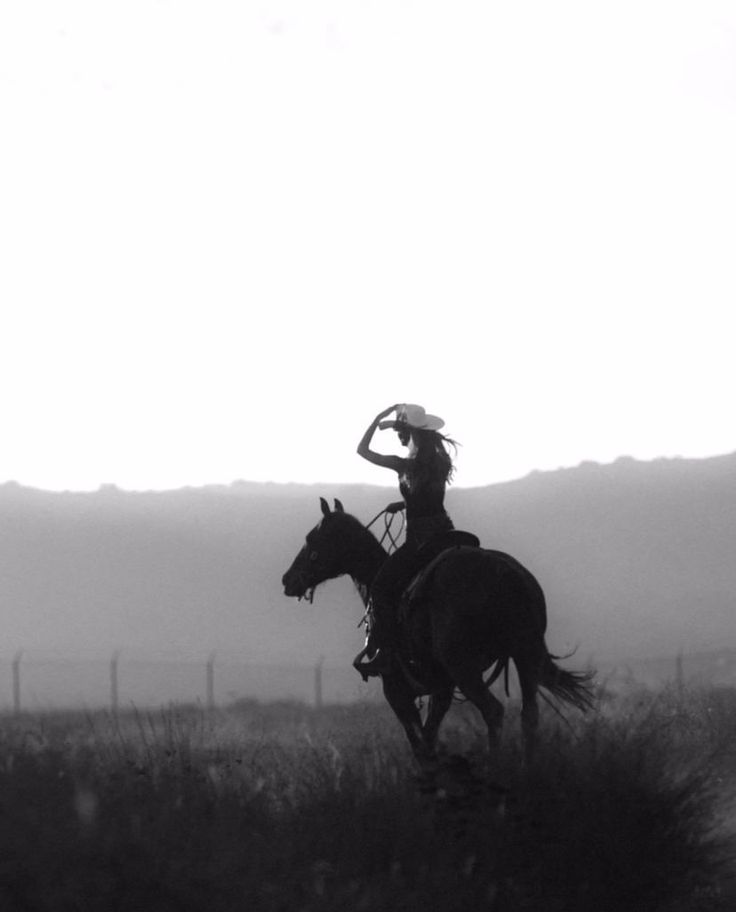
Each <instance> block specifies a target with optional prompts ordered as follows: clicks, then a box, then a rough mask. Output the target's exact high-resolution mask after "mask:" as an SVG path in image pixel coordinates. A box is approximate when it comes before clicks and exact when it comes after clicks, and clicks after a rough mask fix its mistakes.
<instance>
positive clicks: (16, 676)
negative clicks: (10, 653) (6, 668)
mask: <svg viewBox="0 0 736 912" xmlns="http://www.w3.org/2000/svg"><path fill="white" fill-rule="evenodd" d="M22 655H23V650H22V649H21V650H19V651H18V652H16V654H15V656H14V658H13V712H14V713H15V715H16V716H19V715H20V660H21V656H22Z"/></svg>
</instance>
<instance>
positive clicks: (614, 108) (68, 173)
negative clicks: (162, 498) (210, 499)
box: [0, 0, 736, 489]
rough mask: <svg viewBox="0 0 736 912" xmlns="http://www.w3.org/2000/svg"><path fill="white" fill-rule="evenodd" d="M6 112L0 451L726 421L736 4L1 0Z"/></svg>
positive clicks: (264, 472)
mask: <svg viewBox="0 0 736 912" xmlns="http://www.w3.org/2000/svg"><path fill="white" fill-rule="evenodd" d="M0 124H1V125H2V127H1V129H2V142H1V143H0V307H1V308H2V336H1V342H0V345H1V349H2V350H1V351H0V390H1V392H0V396H1V399H0V402H1V409H0V416H1V419H0V420H1V421H2V430H3V434H2V446H0V481H4V480H9V479H15V480H17V481H20V482H22V483H25V484H32V485H36V486H38V487H46V488H53V489H56V488H59V489H63V488H72V489H76V488H79V489H89V488H96V487H97V486H98V485H99V484H100V483H116V484H118V485H120V486H121V487H125V488H173V487H178V486H180V485H187V484H189V485H200V484H205V483H213V482H221V483H228V482H230V481H232V480H234V479H238V478H245V479H252V480H275V481H305V482H313V481H364V482H369V483H379V484H380V483H385V484H392V483H393V481H392V479H391V478H390V477H387V473H385V472H382V470H380V469H379V468H376V467H374V466H370V465H368V464H367V463H364V462H363V461H362V460H361V459H360V458H359V457H358V456H357V455H356V453H355V447H356V445H357V442H358V439H359V438H360V436H361V434H362V432H363V430H364V428H365V426H366V425H367V424H368V422H369V421H370V419H371V418H372V417H373V415H374V414H375V413H376V412H377V411H379V410H380V409H381V408H383V407H384V406H387V405H389V404H391V403H392V402H396V401H410V402H420V403H422V404H423V405H425V407H426V408H427V409H428V410H429V411H432V412H435V413H438V414H441V415H442V416H443V417H445V419H446V421H447V428H446V429H447V432H448V433H449V434H451V435H452V436H455V437H456V438H457V439H458V440H459V441H460V442H461V443H462V444H463V446H462V448H461V450H460V455H459V459H458V475H457V484H459V485H479V484H487V483H492V482H495V481H500V480H504V479H508V478H513V477H517V476H520V475H523V474H526V473H527V472H528V471H530V470H532V469H535V468H537V469H551V468H556V467H558V466H561V465H575V464H577V463H578V462H580V461H581V460H584V459H592V460H597V461H601V462H606V461H610V460H613V459H615V458H616V457H617V456H619V455H624V454H628V455H633V456H636V457H639V458H646V459H649V458H654V457H657V456H664V455H678V454H679V455H683V456H706V455H710V454H715V453H722V452H730V451H733V450H736V423H735V422H734V418H733V414H734V408H733V395H734V389H736V377H735V376H734V375H735V374H736V367H735V358H734V332H733V329H732V326H731V323H732V320H731V311H732V309H733V304H734V301H735V300H736V295H735V292H736V165H735V164H734V163H735V162H736V8H735V7H734V5H733V4H732V3H731V2H712V0H711V2H707V0H692V2H686V3H683V2H680V3H678V2H671V0H670V2H651V0H636V2H616V3H603V2H592V0H585V2H579V3H572V2H555V3H549V2H539V3H530V2H508V3H489V2H488V0H486V2H462V0H455V2H452V3H448V2H442V3H437V2H428V0H416V2H410V0H373V2H367V0H364V2H359V0H334V2H329V0H308V2H306V0H299V2H297V0H294V2H287V0H284V2H277V0H262V2H250V3H248V2H243V0H238V2H234V0H233V2H224V0H211V2H207V3H205V2H183V0H182V2H177V0H168V2H158V3H156V2H153V0H145V2H138V0H126V2H116V3H111V2H105V0H90V2H79V0H53V2H46V3H43V2H33V0H7V2H5V3H3V4H2V6H0ZM389 437H393V435H385V434H384V435H383V436H382V437H380V438H378V439H377V441H376V444H377V446H378V447H381V448H383V449H384V450H385V451H389V450H394V449H395V447H394V444H393V441H392V440H390V439H389Z"/></svg>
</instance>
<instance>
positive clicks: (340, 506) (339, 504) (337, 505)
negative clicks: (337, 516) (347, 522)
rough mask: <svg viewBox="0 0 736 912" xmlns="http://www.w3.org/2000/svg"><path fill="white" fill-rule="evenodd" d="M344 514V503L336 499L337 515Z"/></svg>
mask: <svg viewBox="0 0 736 912" xmlns="http://www.w3.org/2000/svg"><path fill="white" fill-rule="evenodd" d="M344 512H345V507H343V505H342V503H341V502H340V501H339V500H338V499H337V497H336V498H335V513H344Z"/></svg>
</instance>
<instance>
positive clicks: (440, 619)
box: [282, 498, 593, 764]
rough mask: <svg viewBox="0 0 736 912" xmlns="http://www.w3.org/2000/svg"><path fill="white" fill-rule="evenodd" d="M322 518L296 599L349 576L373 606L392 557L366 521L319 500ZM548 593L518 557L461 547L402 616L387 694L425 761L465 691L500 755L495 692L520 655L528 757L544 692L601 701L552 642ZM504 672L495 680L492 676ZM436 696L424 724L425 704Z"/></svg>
mask: <svg viewBox="0 0 736 912" xmlns="http://www.w3.org/2000/svg"><path fill="white" fill-rule="evenodd" d="M320 501H321V504H322V514H323V516H322V520H321V521H320V522H319V523H318V524H317V525H316V526H315V527H314V528H313V529H312V530H311V531H310V532H309V533H308V535H307V539H306V543H305V544H304V546H303V547H302V549H301V550H300V551H299V553H298V554H297V556H296V558H295V559H294V562H293V563H292V565H291V567H289V569H288V570H287V571H286V573H285V574H284V576H283V580H282V582H283V585H284V592H285V593H286V595H288V596H295V597H298V598H301V597H302V596H307V597H309V598H310V599H311V596H312V594H313V592H314V588H315V587H316V586H318V585H319V584H320V583H322V582H324V581H325V580H328V579H334V578H335V577H338V576H343V575H345V574H349V575H350V576H351V577H352V578H353V581H354V582H355V584H356V586H357V588H358V590H359V592H360V593H361V596H362V598H363V601H364V603H365V604H366V605H367V604H368V598H369V592H370V585H371V582H372V581H373V579H374V577H375V575H376V573H377V572H378V569H379V567H380V566H381V564H382V563H383V562H384V560H385V559H386V557H387V554H386V552H385V551H384V549H383V547H382V546H381V545H380V544H379V542H378V541H377V539H376V538H375V537H374V535H373V534H372V533H371V532H370V531H369V530H367V529H366V528H365V526H363V524H362V523H361V522H360V521H359V520H358V519H356V518H355V517H354V516H351V515H350V514H348V513H345V511H344V509H343V506H342V504H341V503H340V501H339V500H335V510H334V511H332V510H330V507H329V505H328V503H327V501H326V500H325V499H324V498H320ZM546 626H547V620H546V606H545V599H544V593H543V592H542V589H541V587H540V585H539V583H538V582H537V581H536V579H535V578H534V577H533V576H532V574H531V573H530V572H529V571H528V570H527V569H526V568H525V567H523V566H522V565H521V564H520V563H519V562H518V561H517V560H515V559H514V558H513V557H510V556H509V555H508V554H504V553H503V552H502V551H490V550H487V549H484V548H476V547H462V546H461V547H453V548H451V549H450V550H449V551H447V552H446V553H445V554H444V555H443V556H442V558H441V559H440V560H438V561H437V562H436V563H435V564H434V565H433V569H432V571H431V576H430V578H429V579H428V581H427V583H426V585H425V586H424V587H423V590H422V593H421V597H420V598H419V599H418V600H417V603H416V605H415V606H414V607H413V608H409V610H407V611H404V613H403V623H402V628H403V640H404V642H403V644H402V646H401V648H400V649H399V650H398V654H399V655H398V660H397V662H396V664H395V670H393V671H391V672H390V673H389V672H387V673H385V674H383V675H382V684H383V692H384V695H385V697H386V699H387V700H388V702H389V704H390V705H391V708H392V709H393V711H394V712H395V713H396V715H397V716H398V718H399V720H400V722H401V724H402V725H403V726H404V729H405V731H406V734H407V736H408V738H409V742H410V744H411V747H412V750H413V752H414V755H415V757H416V759H417V760H418V761H419V763H420V764H424V763H426V762H430V761H432V760H433V759H434V758H435V756H436V744H437V734H438V732H439V727H440V724H441V722H442V719H443V718H444V716H445V713H446V712H447V711H448V709H449V708H450V705H451V703H452V698H453V694H454V692H455V690H456V689H458V690H459V691H460V692H461V693H462V694H463V695H464V696H465V697H466V698H467V699H468V700H470V701H471V702H472V703H474V704H475V706H476V707H477V708H478V709H479V710H480V712H481V715H482V716H483V719H484V721H485V723H486V726H487V727H488V740H489V745H490V748H491V756H493V753H494V749H495V747H496V746H497V743H498V738H499V735H500V731H501V723H502V720H503V713H504V708H503V704H502V703H501V702H500V701H499V700H497V699H496V697H494V696H493V695H492V694H491V692H490V690H489V686H490V684H491V683H492V681H493V680H495V679H496V678H497V677H498V675H499V674H500V672H501V671H504V670H506V671H507V670H508V663H509V660H510V659H513V661H514V665H515V666H516V670H517V673H518V676H519V683H520V686H521V695H522V710H521V725H522V732H523V735H524V745H525V753H526V756H527V758H530V757H531V753H532V750H533V744H534V736H535V732H536V729H537V724H538V717H539V709H538V706H537V691H538V689H539V688H540V687H543V688H545V689H546V690H547V691H549V692H550V693H551V694H552V695H553V696H554V697H557V698H558V699H560V700H562V701H564V702H567V703H570V704H572V705H573V706H576V707H578V708H579V709H583V710H585V709H588V708H590V707H591V706H592V704H593V695H592V689H591V675H589V674H587V673H582V672H571V671H565V670H563V669H562V668H559V667H558V666H557V665H556V664H555V661H554V657H553V656H551V655H550V653H549V652H548V650H547V647H546V645H545V642H544V634H545V630H546ZM494 666H495V671H494V672H493V674H491V675H490V677H489V678H488V679H487V680H484V675H485V674H486V672H488V671H489V670H490V669H491V668H493V667H494ZM422 695H429V707H428V710H427V716H426V719H425V721H424V723H422V719H421V716H420V713H419V709H418V708H417V705H416V698H417V697H418V696H422Z"/></svg>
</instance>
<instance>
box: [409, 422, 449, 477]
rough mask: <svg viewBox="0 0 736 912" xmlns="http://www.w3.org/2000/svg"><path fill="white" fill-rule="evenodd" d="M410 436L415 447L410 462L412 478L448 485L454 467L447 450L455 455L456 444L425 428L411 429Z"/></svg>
mask: <svg viewBox="0 0 736 912" xmlns="http://www.w3.org/2000/svg"><path fill="white" fill-rule="evenodd" d="M411 436H412V440H413V441H414V444H415V446H416V453H415V455H414V457H413V458H412V460H411V462H412V463H413V465H412V471H411V474H412V475H413V476H414V478H417V479H422V480H429V479H431V480H433V481H441V482H442V483H443V484H450V483H451V481H452V476H453V475H454V474H455V466H454V464H453V461H452V457H451V456H450V451H449V448H450V447H451V448H452V450H453V453H457V443H456V442H455V441H454V440H452V438H450V437H445V435H444V434H440V432H439V431H431V430H428V429H425V428H412V429H411Z"/></svg>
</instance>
